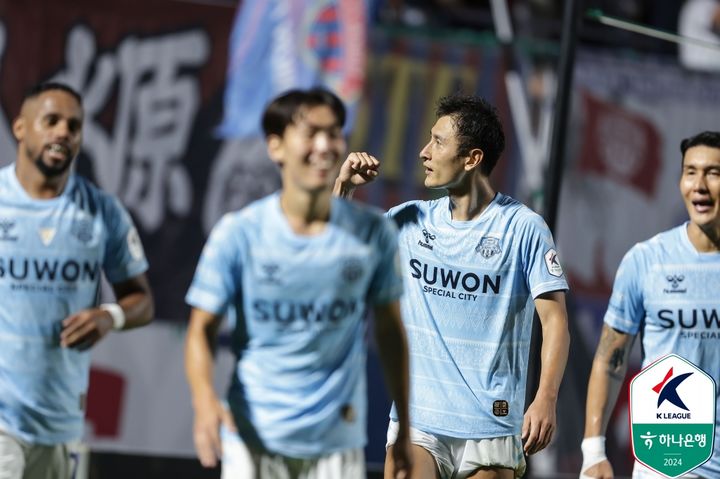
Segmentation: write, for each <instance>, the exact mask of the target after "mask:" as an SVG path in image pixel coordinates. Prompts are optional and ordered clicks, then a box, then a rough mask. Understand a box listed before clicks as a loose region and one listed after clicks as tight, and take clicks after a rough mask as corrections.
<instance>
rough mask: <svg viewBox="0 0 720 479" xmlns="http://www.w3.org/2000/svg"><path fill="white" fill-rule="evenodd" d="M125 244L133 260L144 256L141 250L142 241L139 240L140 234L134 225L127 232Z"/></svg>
mask: <svg viewBox="0 0 720 479" xmlns="http://www.w3.org/2000/svg"><path fill="white" fill-rule="evenodd" d="M127 246H128V251H130V256H132V258H133V259H134V260H135V261H139V260H141V259H143V258H144V257H145V251H143V247H142V242H140V235H138V232H137V230H136V229H135V227H132V228H130V231H128V234H127Z"/></svg>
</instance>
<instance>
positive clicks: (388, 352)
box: [374, 301, 412, 478]
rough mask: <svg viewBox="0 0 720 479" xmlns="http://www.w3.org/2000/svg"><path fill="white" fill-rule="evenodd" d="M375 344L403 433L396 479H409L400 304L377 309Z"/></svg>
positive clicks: (396, 447)
mask: <svg viewBox="0 0 720 479" xmlns="http://www.w3.org/2000/svg"><path fill="white" fill-rule="evenodd" d="M374 312H375V341H376V343H377V346H378V352H379V353H380V361H381V363H382V368H383V375H384V376H385V383H386V385H387V387H388V391H389V392H390V396H391V398H392V400H393V401H394V402H395V409H396V411H397V414H398V422H399V430H398V436H397V440H396V441H395V445H394V446H393V448H392V454H393V463H394V465H395V471H394V473H395V477H398V478H402V477H407V478H409V477H410V475H411V470H412V454H411V445H410V418H409V413H408V402H409V390H410V373H409V369H408V368H409V366H408V365H409V360H408V346H407V338H406V336H405V327H404V326H403V324H402V320H401V318H400V304H399V303H398V302H397V301H393V302H392V303H388V304H383V305H378V306H375V311H374Z"/></svg>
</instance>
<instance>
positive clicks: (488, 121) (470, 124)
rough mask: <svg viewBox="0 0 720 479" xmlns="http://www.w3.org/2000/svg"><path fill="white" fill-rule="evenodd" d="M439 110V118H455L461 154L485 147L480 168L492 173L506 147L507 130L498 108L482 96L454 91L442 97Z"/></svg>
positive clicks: (485, 172)
mask: <svg viewBox="0 0 720 479" xmlns="http://www.w3.org/2000/svg"><path fill="white" fill-rule="evenodd" d="M435 113H436V115H437V117H438V118H440V117H443V116H450V117H451V118H452V120H453V123H454V125H455V131H456V132H457V139H458V143H459V147H458V153H459V154H461V155H467V154H468V153H470V150H472V149H473V148H480V149H481V150H482V151H483V161H482V163H481V164H480V171H481V172H482V173H483V174H484V175H486V176H487V175H490V173H491V172H492V170H493V168H495V164H496V163H497V162H498V159H499V158H500V155H501V154H502V152H503V150H504V149H505V133H504V132H503V127H502V123H501V122H500V118H499V116H498V112H497V109H496V108H495V107H494V106H492V105H491V104H490V103H488V102H487V101H485V100H484V99H483V98H481V97H479V96H475V95H463V94H461V93H454V94H452V95H448V96H445V97H442V98H441V99H440V101H438V106H437V110H436V111H435Z"/></svg>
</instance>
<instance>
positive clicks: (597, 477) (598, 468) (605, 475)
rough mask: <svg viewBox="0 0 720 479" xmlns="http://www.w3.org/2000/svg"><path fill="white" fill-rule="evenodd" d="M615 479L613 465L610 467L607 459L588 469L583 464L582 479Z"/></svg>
mask: <svg viewBox="0 0 720 479" xmlns="http://www.w3.org/2000/svg"><path fill="white" fill-rule="evenodd" d="M614 477H615V473H614V472H613V468H612V465H610V462H609V461H608V460H607V459H605V460H604V461H601V462H598V463H597V464H595V465H593V466H591V467H588V468H587V469H586V466H585V465H584V464H583V468H582V471H581V472H580V479H613V478H614Z"/></svg>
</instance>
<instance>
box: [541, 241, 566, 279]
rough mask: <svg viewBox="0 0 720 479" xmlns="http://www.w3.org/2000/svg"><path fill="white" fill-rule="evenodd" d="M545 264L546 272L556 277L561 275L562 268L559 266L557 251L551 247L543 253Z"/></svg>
mask: <svg viewBox="0 0 720 479" xmlns="http://www.w3.org/2000/svg"><path fill="white" fill-rule="evenodd" d="M545 266H547V269H548V273H550V274H551V275H553V276H558V277H560V276H562V274H563V270H562V266H560V260H559V259H558V254H557V251H555V250H554V249H552V248H551V249H550V250H548V252H547V253H545Z"/></svg>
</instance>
